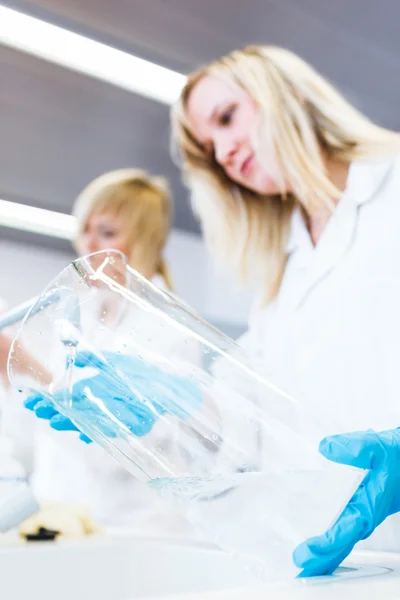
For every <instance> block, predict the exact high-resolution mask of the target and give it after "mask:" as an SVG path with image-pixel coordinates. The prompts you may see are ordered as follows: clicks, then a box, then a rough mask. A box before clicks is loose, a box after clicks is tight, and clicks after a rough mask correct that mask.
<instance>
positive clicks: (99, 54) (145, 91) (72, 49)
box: [0, 6, 186, 104]
mask: <svg viewBox="0 0 400 600" xmlns="http://www.w3.org/2000/svg"><path fill="white" fill-rule="evenodd" d="M0 43H2V44H4V45H6V46H9V47H11V48H15V49H17V50H21V51H22V52H27V53H29V54H33V55H35V56H37V57H39V58H42V59H44V60H47V61H49V62H52V63H55V64H57V65H61V66H63V67H66V68H68V69H72V70H73V71H77V72H79V73H83V74H85V75H89V76H90V77H95V78H96V79H100V80H102V81H106V82H107V83H111V84H113V85H116V86H118V87H120V88H123V89H125V90H128V91H129V92H134V93H135V94H140V95H142V96H146V97H147V98H151V99H153V100H156V101H158V102H162V103H164V104H172V103H173V102H175V100H176V99H177V98H178V96H179V93H180V91H181V89H182V87H183V85H184V83H185V80H186V77H185V76H184V75H182V74H181V73H177V72H176V71H171V70H170V69H166V68H164V67H161V66H159V65H156V64H154V63H151V62H148V61H146V60H143V59H141V58H138V57H136V56H133V55H132V54H128V53H127V52H122V51H121V50H116V49H115V48H111V47H110V46H106V45H105V44H101V43H100V42H96V41H94V40H91V39H89V38H86V37H84V36H82V35H78V34H77V33H73V32H72V31H68V30H67V29H63V28H61V27H57V26H55V25H51V24H50V23H46V22H45V21H41V20H40V19H36V18H34V17H30V16H28V15H25V14H23V13H20V12H18V11H15V10H12V9H10V8H7V7H5V6H0Z"/></svg>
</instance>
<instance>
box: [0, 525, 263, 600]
mask: <svg viewBox="0 0 400 600" xmlns="http://www.w3.org/2000/svg"><path fill="white" fill-rule="evenodd" d="M253 582H254V579H253V578H252V577H251V575H250V574H249V573H248V572H246V571H245V570H244V569H241V568H240V566H238V565H237V564H236V562H234V561H232V559H231V558H230V557H229V556H227V555H225V554H223V553H222V552H219V551H218V550H214V549H213V548H210V547H207V546H206V545H204V546H202V545H201V544H200V543H199V544H196V545H195V544H193V543H190V542H185V541H182V542H179V541H177V542H172V543H171V542H167V541H163V540H152V539H140V538H136V539H132V538H111V537H103V536H99V537H97V536H96V537H92V538H89V537H87V538H84V539H81V540H77V541H66V540H65V541H61V540H60V541H59V542H56V543H52V542H30V543H22V542H19V543H15V542H14V543H8V544H5V543H4V542H3V544H2V545H0V598H1V599H3V598H4V600H32V599H34V600H36V599H37V600H54V599H55V598H57V600H136V599H138V598H154V597H162V596H166V595H170V594H185V593H188V592H205V591H206V590H221V589H227V588H238V587H243V586H245V585H249V584H250V585H251V584H252V583H253Z"/></svg>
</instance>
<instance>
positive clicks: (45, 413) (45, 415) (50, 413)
mask: <svg viewBox="0 0 400 600" xmlns="http://www.w3.org/2000/svg"><path fill="white" fill-rule="evenodd" d="M33 411H34V413H35V415H36V416H37V418H38V419H46V420H50V419H52V418H53V417H54V416H55V415H58V411H57V410H56V409H55V408H54V405H53V403H52V402H51V401H50V400H46V399H45V398H44V399H43V400H40V401H39V402H37V403H36V405H35V407H34V408H33Z"/></svg>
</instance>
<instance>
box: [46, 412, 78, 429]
mask: <svg viewBox="0 0 400 600" xmlns="http://www.w3.org/2000/svg"><path fill="white" fill-rule="evenodd" d="M50 427H51V428H52V429H55V430H56V431H79V429H78V428H77V427H76V425H74V424H73V422H72V421H71V420H70V419H68V417H64V415H61V414H60V413H57V414H56V415H55V416H53V417H52V418H51V419H50Z"/></svg>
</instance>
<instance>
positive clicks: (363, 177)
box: [286, 161, 393, 254]
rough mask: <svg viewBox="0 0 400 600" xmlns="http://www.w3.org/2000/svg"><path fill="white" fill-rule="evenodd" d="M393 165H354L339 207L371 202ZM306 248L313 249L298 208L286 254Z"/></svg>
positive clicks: (293, 217)
mask: <svg viewBox="0 0 400 600" xmlns="http://www.w3.org/2000/svg"><path fill="white" fill-rule="evenodd" d="M392 164H393V163H392V161H383V162H380V163H373V164H371V163H367V162H354V163H352V164H351V165H350V169H349V174H348V177H347V186H346V189H345V191H344V193H343V196H342V198H341V200H340V203H339V205H340V204H342V203H344V202H351V203H352V204H353V205H354V206H361V205H363V204H365V203H366V202H368V201H369V200H371V199H372V198H373V196H374V195H375V192H376V191H377V190H378V189H379V188H380V186H381V184H382V183H383V181H384V180H385V178H386V176H387V174H388V172H389V170H390V168H391V167H392ZM304 246H307V247H308V248H312V247H313V246H312V243H311V240H310V236H309V234H308V231H307V228H306V226H305V223H304V218H303V215H302V213H301V210H300V208H298V207H297V208H295V209H294V211H293V214H292V219H291V226H290V233H289V239H288V242H287V245H286V253H287V254H292V253H293V252H294V251H295V250H296V249H298V248H300V247H304Z"/></svg>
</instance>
